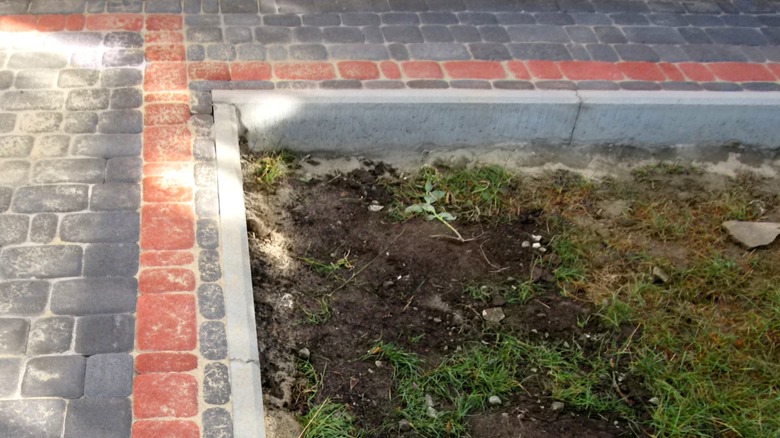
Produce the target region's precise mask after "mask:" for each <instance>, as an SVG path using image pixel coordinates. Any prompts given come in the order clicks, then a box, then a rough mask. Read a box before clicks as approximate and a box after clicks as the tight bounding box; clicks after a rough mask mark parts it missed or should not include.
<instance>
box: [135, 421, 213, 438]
mask: <svg viewBox="0 0 780 438" xmlns="http://www.w3.org/2000/svg"><path fill="white" fill-rule="evenodd" d="M199 437H200V430H199V429H198V425H197V424H195V423H193V422H192V421H180V420H174V421H158V420H143V421H136V422H135V423H133V438H199Z"/></svg>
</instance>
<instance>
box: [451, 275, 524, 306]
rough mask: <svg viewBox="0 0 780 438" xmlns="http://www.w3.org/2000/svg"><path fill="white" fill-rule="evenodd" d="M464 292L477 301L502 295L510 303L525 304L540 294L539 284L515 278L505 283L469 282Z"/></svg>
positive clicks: (485, 300) (486, 300)
mask: <svg viewBox="0 0 780 438" xmlns="http://www.w3.org/2000/svg"><path fill="white" fill-rule="evenodd" d="M463 293H464V294H466V295H468V296H469V297H470V298H471V299H473V300H475V301H481V302H488V301H490V300H491V299H493V297H495V296H501V297H503V298H504V300H505V301H506V302H507V303H509V304H525V303H527V302H528V301H530V300H531V299H532V298H533V297H535V296H537V295H538V294H539V285H538V284H536V283H534V282H532V281H523V282H518V281H515V280H512V281H509V282H507V283H505V284H469V285H467V286H466V287H464V288H463Z"/></svg>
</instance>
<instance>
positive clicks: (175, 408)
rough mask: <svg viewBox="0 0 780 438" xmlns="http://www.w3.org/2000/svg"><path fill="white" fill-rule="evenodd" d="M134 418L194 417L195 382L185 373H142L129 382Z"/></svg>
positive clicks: (196, 406) (196, 388)
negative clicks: (131, 383)
mask: <svg viewBox="0 0 780 438" xmlns="http://www.w3.org/2000/svg"><path fill="white" fill-rule="evenodd" d="M133 414H135V417H136V418H154V417H192V416H195V415H197V414H198V382H197V381H196V380H195V377H193V376H191V375H189V374H181V373H171V374H144V375H141V376H136V377H135V380H134V381H133Z"/></svg>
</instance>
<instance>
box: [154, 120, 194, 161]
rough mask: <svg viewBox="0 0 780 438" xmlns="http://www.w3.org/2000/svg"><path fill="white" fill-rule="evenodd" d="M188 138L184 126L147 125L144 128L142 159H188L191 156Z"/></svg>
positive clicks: (187, 131) (187, 130)
mask: <svg viewBox="0 0 780 438" xmlns="http://www.w3.org/2000/svg"><path fill="white" fill-rule="evenodd" d="M190 138H191V134H190V131H189V129H187V127H186V126H147V127H146V129H144V146H143V149H144V152H143V154H144V161H147V162H153V161H188V160H189V159H190V158H192V147H191V145H190Z"/></svg>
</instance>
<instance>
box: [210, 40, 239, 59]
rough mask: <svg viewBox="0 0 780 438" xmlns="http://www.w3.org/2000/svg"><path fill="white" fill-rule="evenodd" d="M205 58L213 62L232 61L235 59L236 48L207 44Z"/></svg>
mask: <svg viewBox="0 0 780 438" xmlns="http://www.w3.org/2000/svg"><path fill="white" fill-rule="evenodd" d="M206 57H207V58H208V59H211V60H214V61H232V60H234V59H236V48H235V47H234V46H233V44H209V45H208V46H207V47H206Z"/></svg>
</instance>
